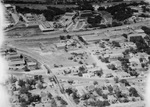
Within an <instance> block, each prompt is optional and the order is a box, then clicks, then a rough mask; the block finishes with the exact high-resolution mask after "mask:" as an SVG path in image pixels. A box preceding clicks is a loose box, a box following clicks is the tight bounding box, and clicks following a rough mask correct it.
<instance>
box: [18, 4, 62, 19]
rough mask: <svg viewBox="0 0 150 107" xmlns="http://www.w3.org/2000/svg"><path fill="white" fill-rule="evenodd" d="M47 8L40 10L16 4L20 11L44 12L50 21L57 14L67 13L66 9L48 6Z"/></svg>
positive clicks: (23, 12)
mask: <svg viewBox="0 0 150 107" xmlns="http://www.w3.org/2000/svg"><path fill="white" fill-rule="evenodd" d="M47 8H48V9H46V10H40V9H30V8H27V7H25V8H21V7H19V6H16V10H17V12H19V13H22V14H25V13H32V14H43V15H44V16H45V18H46V20H48V21H52V20H53V18H54V17H55V16H57V15H61V14H64V13H65V10H62V9H59V8H55V7H50V6H48V7H47Z"/></svg>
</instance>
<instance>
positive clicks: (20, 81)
mask: <svg viewBox="0 0 150 107" xmlns="http://www.w3.org/2000/svg"><path fill="white" fill-rule="evenodd" d="M25 83H26V82H25V81H23V80H20V79H19V80H18V85H19V86H20V87H23V86H25Z"/></svg>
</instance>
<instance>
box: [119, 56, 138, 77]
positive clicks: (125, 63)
mask: <svg viewBox="0 0 150 107" xmlns="http://www.w3.org/2000/svg"><path fill="white" fill-rule="evenodd" d="M118 60H119V61H121V65H122V69H123V70H124V72H127V73H129V74H130V75H131V76H136V77H137V76H139V73H137V72H136V71H135V70H134V69H132V68H131V67H130V66H129V63H130V62H129V59H128V58H120V57H119V58H118Z"/></svg>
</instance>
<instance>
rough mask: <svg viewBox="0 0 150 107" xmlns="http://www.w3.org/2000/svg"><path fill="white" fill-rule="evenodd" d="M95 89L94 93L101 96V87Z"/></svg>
mask: <svg viewBox="0 0 150 107" xmlns="http://www.w3.org/2000/svg"><path fill="white" fill-rule="evenodd" d="M95 91H96V93H97V94H98V95H99V96H102V94H103V91H102V89H101V88H95Z"/></svg>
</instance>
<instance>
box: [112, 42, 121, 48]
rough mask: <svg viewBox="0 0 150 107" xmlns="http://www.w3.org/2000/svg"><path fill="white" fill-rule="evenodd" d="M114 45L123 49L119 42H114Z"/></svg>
mask: <svg viewBox="0 0 150 107" xmlns="http://www.w3.org/2000/svg"><path fill="white" fill-rule="evenodd" d="M112 45H113V46H114V47H121V46H120V44H119V42H116V41H112Z"/></svg>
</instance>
